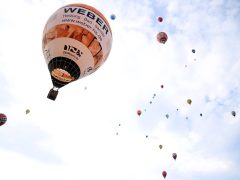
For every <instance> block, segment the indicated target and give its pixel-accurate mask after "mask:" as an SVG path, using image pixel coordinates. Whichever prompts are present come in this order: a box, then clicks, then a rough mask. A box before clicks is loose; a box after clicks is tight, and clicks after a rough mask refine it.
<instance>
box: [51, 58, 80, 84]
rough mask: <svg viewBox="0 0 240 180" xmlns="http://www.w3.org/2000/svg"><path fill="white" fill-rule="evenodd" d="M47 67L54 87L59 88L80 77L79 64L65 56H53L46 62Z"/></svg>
mask: <svg viewBox="0 0 240 180" xmlns="http://www.w3.org/2000/svg"><path fill="white" fill-rule="evenodd" d="M48 69H49V72H50V75H51V79H52V83H53V86H54V87H56V88H61V87H63V86H65V85H66V84H68V83H70V82H72V81H75V80H77V79H78V78H79V77H80V68H79V66H78V65H77V64H76V63H75V62H74V61H73V60H71V59H68V58H66V57H55V58H53V59H52V60H51V61H50V62H49V64H48Z"/></svg>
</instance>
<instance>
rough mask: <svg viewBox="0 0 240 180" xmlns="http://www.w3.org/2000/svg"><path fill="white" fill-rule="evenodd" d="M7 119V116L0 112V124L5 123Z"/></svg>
mask: <svg viewBox="0 0 240 180" xmlns="http://www.w3.org/2000/svg"><path fill="white" fill-rule="evenodd" d="M6 121H7V116H6V115H5V114H3V113H0V126H2V125H3V124H5V123H6Z"/></svg>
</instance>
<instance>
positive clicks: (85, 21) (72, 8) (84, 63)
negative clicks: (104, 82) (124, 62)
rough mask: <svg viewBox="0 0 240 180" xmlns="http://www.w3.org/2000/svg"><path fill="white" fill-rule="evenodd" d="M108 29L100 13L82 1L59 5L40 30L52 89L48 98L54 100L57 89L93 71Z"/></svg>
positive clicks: (106, 46) (104, 52)
mask: <svg viewBox="0 0 240 180" xmlns="http://www.w3.org/2000/svg"><path fill="white" fill-rule="evenodd" d="M111 46H112V32H111V28H110V25H109V23H108V21H107V19H106V18H105V17H104V15H103V14H102V13H101V12H99V11H98V10H97V9H95V8H94V7H91V6H88V5H85V4H70V5H66V6H64V7H62V8H59V9H58V10H57V11H56V12H55V13H54V14H53V15H52V16H51V17H50V18H49V19H48V21H47V23H46V25H45V28H44V30H43V38H42V51H43V54H44V58H45V61H46V63H47V66H48V70H49V72H50V76H51V79H52V83H53V88H52V89H51V90H50V92H49V94H48V98H49V99H52V100H55V98H56V96H57V94H58V89H59V88H61V87H63V86H65V85H67V84H69V83H71V82H73V81H76V80H78V79H81V78H83V77H86V76H88V75H90V74H92V73H93V72H95V71H96V70H97V69H98V68H99V67H100V66H101V65H102V64H103V63H104V62H105V61H106V59H107V57H108V55H109V53H110V50H111Z"/></svg>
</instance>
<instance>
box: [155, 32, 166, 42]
mask: <svg viewBox="0 0 240 180" xmlns="http://www.w3.org/2000/svg"><path fill="white" fill-rule="evenodd" d="M157 40H158V42H160V43H163V44H165V43H166V42H167V40H168V36H167V34H166V33H165V32H159V33H158V34H157Z"/></svg>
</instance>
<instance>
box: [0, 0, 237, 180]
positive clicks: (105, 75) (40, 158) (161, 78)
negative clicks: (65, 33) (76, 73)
mask: <svg viewBox="0 0 240 180" xmlns="http://www.w3.org/2000/svg"><path fill="white" fill-rule="evenodd" d="M70 3H73V2H72V1H68V0H9V1H4V2H1V7H0V29H1V34H0V39H1V41H0V84H1V85H0V92H1V93H0V112H1V113H5V114H6V115H7V116H8V121H7V123H6V124H5V125H4V126H1V127H0V169H1V179H4V180H14V179H17V178H18V179H25V180H32V179H35V180H40V179H41V180H42V179H46V180H47V179H58V180H64V179H71V180H78V179H86V180H93V179H105V180H112V179H115V180H123V179H124V180H146V179H148V180H159V179H163V177H162V175H161V173H162V171H163V170H166V171H167V173H168V175H167V177H166V179H174V180H175V179H178V180H193V179H194V180H202V179H204V180H212V179H218V180H238V179H240V172H239V169H240V163H239V161H240V153H239V152H240V118H239V112H240V108H239V103H240V95H239V92H240V80H239V78H238V76H239V69H240V59H239V58H240V43H239V32H240V23H239V22H240V2H239V1H238V0H228V1H227V0H225V1H224V0H212V1H205V2H204V3H203V2H202V1H200V0H194V1H190V0H189V1H188V0H184V1H178V0H152V1H150V0H149V1H148V0H141V1H139V0H118V1H113V0H108V1H107V0H103V1H96V0H88V1H86V0H83V1H81V3H84V4H88V5H90V6H93V7H95V8H97V9H98V10H99V11H101V12H102V13H103V14H104V15H105V17H106V18H107V19H108V20H109V23H110V26H111V28H112V33H113V44H112V50H111V52H110V55H109V57H108V59H107V61H106V63H104V65H103V66H102V67H101V68H100V69H99V70H97V71H96V72H95V73H93V74H92V75H90V76H88V77H85V78H83V79H80V80H79V81H77V82H74V83H71V84H69V85H67V86H65V87H64V88H62V89H60V91H59V95H58V97H57V99H56V101H51V100H49V99H47V93H48V91H49V89H50V88H51V87H52V83H51V80H50V76H49V72H48V69H47V65H46V64H45V60H44V57H43V54H42V49H41V48H42V44H41V43H42V31H43V28H44V25H45V23H46V21H47V20H48V18H49V17H50V16H51V14H52V13H53V12H55V11H56V10H57V9H58V8H59V7H61V6H64V5H66V4H70ZM111 14H115V15H116V19H115V20H114V21H113V20H111V19H110V15H111ZM158 16H162V17H163V18H164V19H163V22H162V23H158V22H157V17H158ZM160 31H164V32H166V33H167V34H168V38H169V39H168V41H167V43H166V44H164V45H163V44H159V43H158V42H157V40H156V35H157V33H158V32H160ZM192 49H195V50H196V53H195V54H193V53H192V52H191V51H192ZM162 84H163V85H164V88H161V85H162ZM85 87H87V89H85ZM153 94H156V97H155V98H152V97H153ZM189 98H190V99H192V104H191V105H189V104H187V103H186V101H187V99H189ZM150 101H152V104H150V103H149V102H150ZM28 108H29V109H30V110H31V112H30V113H29V114H27V115H26V114H25V110H26V109H28ZM138 109H141V110H142V111H143V113H142V115H141V116H140V117H138V116H137V114H136V111H137V110H138ZM144 109H146V111H144ZM177 109H178V111H177ZM232 110H234V111H236V114H237V115H236V117H233V116H232V115H231V111H232ZM200 113H202V116H200ZM166 114H168V115H169V118H166V116H165V115H166ZM119 124H121V126H119ZM116 133H118V135H116ZM146 135H147V136H148V138H146ZM159 144H162V145H163V149H161V150H160V149H159V147H158V146H159ZM173 152H176V153H177V154H178V158H177V160H176V161H174V160H173V158H172V153H173Z"/></svg>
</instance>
